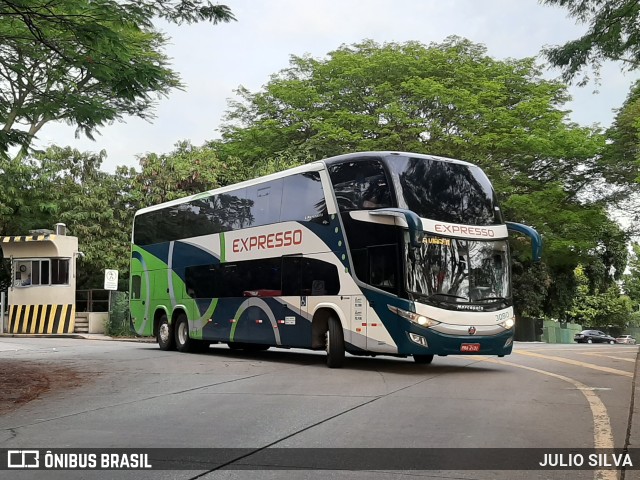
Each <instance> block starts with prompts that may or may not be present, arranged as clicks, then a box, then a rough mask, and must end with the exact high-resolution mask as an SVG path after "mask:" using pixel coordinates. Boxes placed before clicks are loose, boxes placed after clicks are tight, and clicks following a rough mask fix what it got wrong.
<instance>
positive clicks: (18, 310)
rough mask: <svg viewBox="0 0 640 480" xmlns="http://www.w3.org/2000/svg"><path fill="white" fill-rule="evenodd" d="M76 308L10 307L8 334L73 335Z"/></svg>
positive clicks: (73, 306)
mask: <svg viewBox="0 0 640 480" xmlns="http://www.w3.org/2000/svg"><path fill="white" fill-rule="evenodd" d="M75 310H76V308H75V305H73V304H68V305H10V306H9V333H43V334H59V333H73V330H74V328H75V323H76V312H75Z"/></svg>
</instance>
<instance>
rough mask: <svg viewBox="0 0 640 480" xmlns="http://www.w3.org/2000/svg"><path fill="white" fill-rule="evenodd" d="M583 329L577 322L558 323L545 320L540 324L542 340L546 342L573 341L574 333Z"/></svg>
mask: <svg viewBox="0 0 640 480" xmlns="http://www.w3.org/2000/svg"><path fill="white" fill-rule="evenodd" d="M582 330H583V328H582V325H578V324H577V323H560V322H554V321H552V320H545V321H544V322H543V324H542V341H543V342H547V343H573V337H574V335H575V334H576V333H580V332H581V331H582Z"/></svg>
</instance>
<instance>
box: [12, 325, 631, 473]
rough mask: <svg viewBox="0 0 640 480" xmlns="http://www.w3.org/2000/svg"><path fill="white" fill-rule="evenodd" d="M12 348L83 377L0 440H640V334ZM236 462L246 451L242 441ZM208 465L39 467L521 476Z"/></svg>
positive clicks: (60, 342) (619, 444)
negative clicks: (412, 351) (193, 347)
mask: <svg viewBox="0 0 640 480" xmlns="http://www.w3.org/2000/svg"><path fill="white" fill-rule="evenodd" d="M16 359H17V360H23V361H25V362H37V363H41V364H44V365H47V366H48V368H51V369H55V368H57V367H58V366H63V367H65V368H72V369H75V370H79V371H81V372H82V375H81V377H82V378H83V379H84V380H83V382H82V384H81V385H80V386H77V387H69V388H65V389H63V390H60V391H55V390H53V391H52V392H50V393H48V394H45V395H43V396H41V397H40V398H38V399H36V400H34V401H32V402H30V403H27V404H26V405H23V406H21V407H20V408H18V409H16V410H13V411H11V412H9V413H7V414H5V415H3V416H0V448H43V449H45V448H82V447H93V448H125V447H131V448H138V449H139V448H150V447H153V448H156V447H157V448H165V447H166V448H174V447H193V448H238V449H251V450H250V452H251V451H254V450H255V451H262V449H264V448H265V447H268V448H294V447H297V448H301V447H302V448H308V449H320V450H317V451H318V452H320V453H319V455H332V452H331V450H322V449H330V448H341V449H342V448H345V449H346V448H390V447H393V448H447V447H451V448H458V449H460V448H468V449H478V448H496V449H508V448H544V449H549V451H550V452H553V451H555V449H561V448H594V447H598V448H625V447H631V448H640V397H638V393H640V391H639V390H640V388H639V387H640V386H639V385H638V383H637V382H635V381H634V374H635V375H636V376H637V375H638V372H637V368H636V364H637V359H638V347H637V346H627V345H546V344H537V343H536V344H534V343H531V344H527V343H516V346H515V349H514V354H512V355H511V356H509V357H505V358H502V359H498V358H496V357H436V358H435V360H434V362H433V364H431V365H416V364H414V363H413V361H412V360H411V359H397V358H385V357H377V358H358V357H348V358H347V361H346V364H345V367H344V368H342V369H338V370H336V369H328V368H327V367H326V366H325V358H324V353H323V352H308V351H303V350H277V349H271V350H270V351H268V352H262V353H245V352H238V351H232V350H229V349H228V348H227V347H226V346H223V345H214V346H212V347H211V349H210V351H209V352H207V353H205V354H180V353H177V352H163V351H160V350H159V349H158V347H157V346H156V345H155V344H150V343H138V342H120V341H97V340H80V339H62V338H11V337H0V368H3V367H2V365H3V360H4V361H5V364H6V360H16ZM0 388H2V387H1V386H0ZM634 389H635V395H634ZM634 408H635V410H636V411H635V412H634ZM469 451H472V450H460V452H462V453H463V454H466V453H468V452H469ZM347 452H348V453H349V452H350V451H347ZM334 453H335V452H334ZM353 454H354V455H361V454H362V451H356V450H354V451H353ZM505 455H509V451H508V450H505ZM231 459H232V460H233V458H231ZM242 462H245V463H249V464H251V455H249V456H248V457H247V456H245V458H243V459H238V460H237V462H236V463H242ZM215 468H216V467H215V466H213V467H204V468H202V469H198V470H194V471H187V470H183V471H153V472H150V471H146V472H142V471H136V472H113V471H102V472H98V471H92V472H87V471H84V472H79V471H76V472H68V471H58V472H40V471H39V472H37V478H61V479H62V478H65V479H66V478H131V479H134V478H135V479H138V478H176V479H195V478H204V479H214V478H216V479H217V478H220V479H235V478H260V479H264V478H266V479H270V478H282V477H283V476H287V477H288V478H313V479H315V478H323V479H324V478H353V479H360V478H362V479H365V478H366V479H369V478H380V479H391V478H411V479H412V478H415V477H420V478H430V479H431V478H447V479H451V478H455V479H459V478H465V479H467V478H469V479H480V478H482V479H484V478H487V479H489V478H505V479H507V478H515V475H514V472H509V471H498V472H494V471H489V470H462V471H448V470H447V471H415V470H413V471H405V472H399V471H388V470H384V471H370V470H367V471H326V470H324V471H282V470H268V471H260V470H261V469H260V467H258V466H256V467H255V470H251V471H247V470H227V469H222V470H217V469H215ZM638 473H639V471H638V470H627V471H626V472H620V471H614V470H601V469H591V470H575V469H571V468H568V469H567V468H563V469H560V470H553V471H549V470H528V471H522V472H518V474H517V477H519V478H524V479H529V478H532V479H533V478H536V479H537V478H545V479H547V478H554V479H555V478H571V479H573V478H580V479H582V478H584V479H589V480H591V479H599V478H602V479H605V480H610V479H615V478H625V480H626V479H631V478H639V477H640V475H638ZM5 474H6V476H5ZM0 477H3V478H19V479H22V478H25V479H26V478H34V472H16V471H5V472H0Z"/></svg>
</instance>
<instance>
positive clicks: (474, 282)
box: [405, 235, 510, 304]
mask: <svg viewBox="0 0 640 480" xmlns="http://www.w3.org/2000/svg"><path fill="white" fill-rule="evenodd" d="M405 262H406V272H407V277H406V278H407V285H406V286H407V290H408V291H409V292H411V293H414V294H416V295H418V296H421V297H426V298H427V299H429V300H432V301H437V302H445V303H480V304H482V303H490V302H503V301H506V299H507V298H508V297H509V296H510V290H509V261H508V246H507V241H506V240H494V241H476V240H464V239H459V238H449V237H439V236H432V235H427V236H425V238H424V241H423V244H422V245H421V246H420V247H418V248H414V247H411V246H409V245H406V246H405Z"/></svg>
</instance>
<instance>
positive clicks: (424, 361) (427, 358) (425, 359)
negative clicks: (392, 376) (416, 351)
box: [413, 355, 433, 365]
mask: <svg viewBox="0 0 640 480" xmlns="http://www.w3.org/2000/svg"><path fill="white" fill-rule="evenodd" d="M413 361H414V362H416V363H417V364H418V365H428V364H430V363H431V362H433V355H414V356H413Z"/></svg>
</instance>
